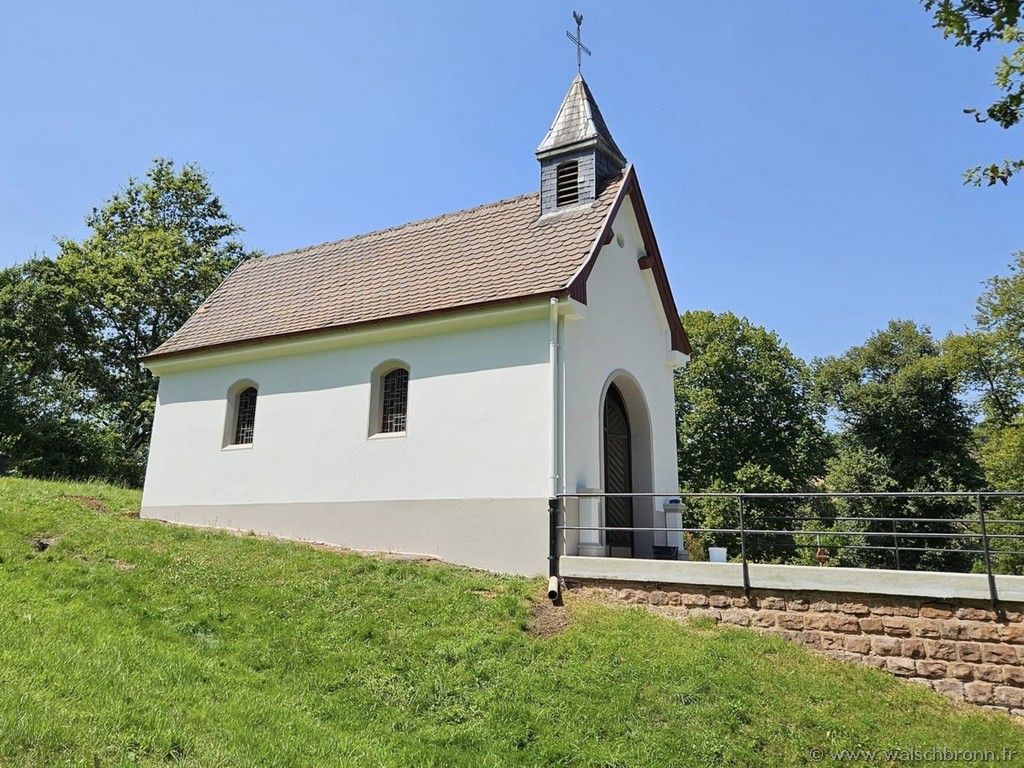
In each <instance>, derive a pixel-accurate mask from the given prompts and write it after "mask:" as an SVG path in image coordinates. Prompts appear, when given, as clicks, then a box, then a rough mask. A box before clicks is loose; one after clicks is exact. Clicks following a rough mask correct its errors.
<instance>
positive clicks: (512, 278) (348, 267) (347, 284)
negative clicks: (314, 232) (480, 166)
mask: <svg viewBox="0 0 1024 768" xmlns="http://www.w3.org/2000/svg"><path fill="white" fill-rule="evenodd" d="M620 185H621V180H617V181H614V182H612V183H610V184H609V185H608V186H607V187H606V188H605V190H604V191H603V192H602V194H601V195H600V196H599V197H598V199H597V200H596V201H594V203H593V204H592V205H586V206H580V207H578V208H573V209H569V210H566V211H561V212H558V213H556V214H549V215H547V216H544V217H539V216H538V212H539V210H540V201H539V197H538V195H537V194H532V195H524V196H522V197H516V198H513V199H511V200H502V201H500V202H497V203H491V204H489V205H483V206H480V207H478V208H470V209H468V210H465V211H459V212H457V213H450V214H447V215H445V216H439V217H438V218H435V219H427V220H425V221H418V222H414V223H412V224H406V225H404V226H401V227H395V228H393V229H386V230H382V231H380V232H373V233H370V234H366V235H359V236H358V237H352V238H349V239H347V240H339V241H337V242H333V243H324V244H323V245H315V246H312V247H310V248H303V249H301V250H297V251H291V252H288V253H282V254H279V255H277V256H267V257H264V258H259V259H252V260H250V261H246V262H244V263H242V264H241V265H240V266H239V267H238V268H237V269H236V270H235V271H234V272H232V273H231V275H230V276H229V277H228V278H227V279H226V280H225V281H224V282H223V283H222V284H221V285H220V287H219V288H217V290H216V291H214V292H213V293H212V294H211V295H210V297H209V298H208V299H207V300H206V301H205V302H203V304H202V306H200V307H199V309H198V310H196V312H195V314H193V315H192V317H190V318H189V319H188V321H187V322H186V323H185V324H184V325H183V326H182V327H181V329H180V330H179V331H178V332H177V333H176V334H175V335H174V336H172V337H171V338H170V339H168V340H167V341H165V342H164V343H163V344H161V345H160V346H159V347H158V348H157V349H156V350H154V351H153V352H152V353H151V354H150V355H148V358H149V359H153V358H157V357H164V356H167V355H179V354H185V353H188V352H196V351H199V350H203V349H208V348H211V347H221V346H227V345H235V344H243V343H246V342H254V341H257V340H261V339H267V338H271V337H278V336H292V335H300V334H308V333H315V332H317V331H325V330H336V329H341V328H345V327H347V326H354V325H361V324H366V323H377V322H383V321H387V320H397V319H400V318H403V317H408V316H413V315H424V314H430V313H435V312H443V311H451V310H455V309H460V308H469V307H473V306H478V305H482V304H491V303H500V302H503V301H514V300H516V299H522V298H527V297H531V296H541V295H544V294H553V293H557V292H560V291H564V290H565V289H566V288H567V286H568V285H569V283H570V282H571V280H572V277H573V275H574V274H575V273H576V271H577V270H578V269H579V268H580V267H581V266H582V265H583V263H584V261H585V259H586V257H587V255H588V254H589V253H590V251H591V248H592V247H593V245H594V241H595V239H596V238H597V237H598V236H599V235H600V234H601V224H602V222H603V221H604V219H605V217H606V216H607V214H608V211H609V208H610V207H611V206H612V204H613V202H614V200H615V196H616V193H617V192H618V190H619V188H620Z"/></svg>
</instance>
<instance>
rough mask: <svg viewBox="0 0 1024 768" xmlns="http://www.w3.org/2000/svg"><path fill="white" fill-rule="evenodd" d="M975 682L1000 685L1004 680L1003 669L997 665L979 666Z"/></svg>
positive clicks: (976, 669) (975, 672)
mask: <svg viewBox="0 0 1024 768" xmlns="http://www.w3.org/2000/svg"><path fill="white" fill-rule="evenodd" d="M973 672H974V679H975V680H985V681H987V682H990V683H998V682H1001V681H1002V679H1003V668H1002V667H997V666H996V665H995V664H979V665H977V666H976V667H975V668H974V670H973Z"/></svg>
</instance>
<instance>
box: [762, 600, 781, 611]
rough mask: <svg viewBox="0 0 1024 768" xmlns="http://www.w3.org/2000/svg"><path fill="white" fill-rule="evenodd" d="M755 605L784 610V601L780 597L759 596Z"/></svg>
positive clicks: (770, 609)
mask: <svg viewBox="0 0 1024 768" xmlns="http://www.w3.org/2000/svg"><path fill="white" fill-rule="evenodd" d="M757 607H758V608H761V609H763V610H768V611H784V610H786V601H785V600H783V599H782V598H781V597H761V598H758V601H757Z"/></svg>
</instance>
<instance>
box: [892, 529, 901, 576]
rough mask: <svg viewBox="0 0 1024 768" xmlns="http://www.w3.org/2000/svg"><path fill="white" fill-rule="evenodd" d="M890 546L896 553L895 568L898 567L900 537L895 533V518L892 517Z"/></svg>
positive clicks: (897, 568)
mask: <svg viewBox="0 0 1024 768" xmlns="http://www.w3.org/2000/svg"><path fill="white" fill-rule="evenodd" d="M892 548H893V551H894V552H895V553H896V570H897V571H898V570H899V569H900V539H899V536H897V535H896V518H895V517H894V518H893V519H892Z"/></svg>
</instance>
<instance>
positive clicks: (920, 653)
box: [903, 637, 925, 659]
mask: <svg viewBox="0 0 1024 768" xmlns="http://www.w3.org/2000/svg"><path fill="white" fill-rule="evenodd" d="M903 655H904V656H906V657H907V658H910V659H923V658H924V657H925V652H924V640H919V639H918V638H916V637H910V638H907V639H906V640H904V641H903Z"/></svg>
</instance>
